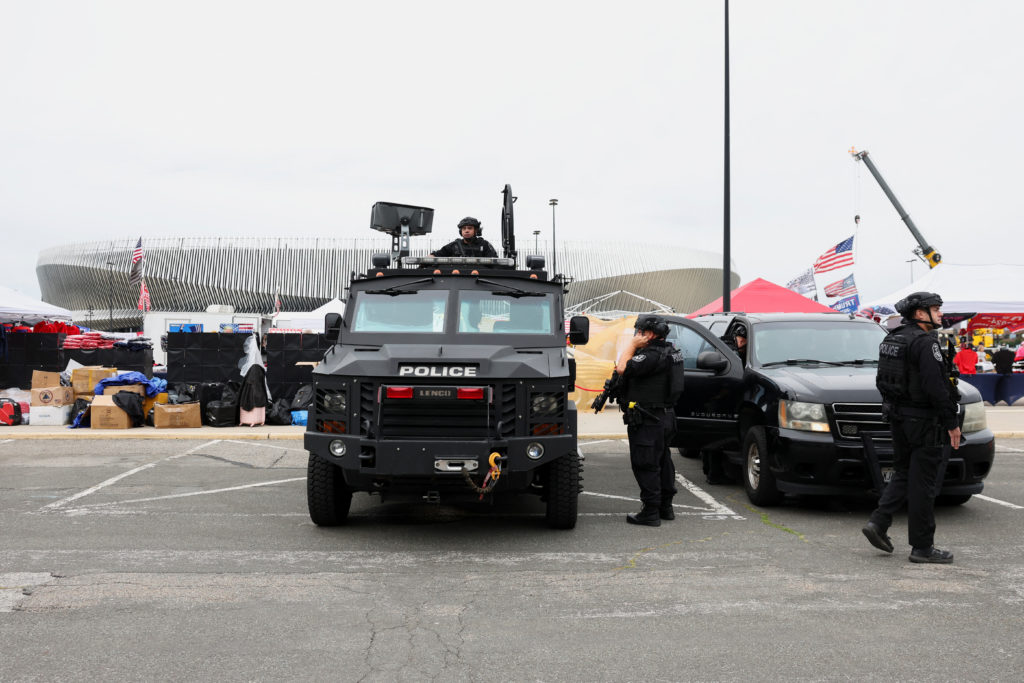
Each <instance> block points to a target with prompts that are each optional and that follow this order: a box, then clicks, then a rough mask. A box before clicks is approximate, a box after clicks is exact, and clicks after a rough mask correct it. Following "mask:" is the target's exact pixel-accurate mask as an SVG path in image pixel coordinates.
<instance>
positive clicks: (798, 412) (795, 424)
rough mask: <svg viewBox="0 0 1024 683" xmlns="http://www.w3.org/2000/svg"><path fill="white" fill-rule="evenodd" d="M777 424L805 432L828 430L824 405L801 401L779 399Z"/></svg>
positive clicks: (784, 427)
mask: <svg viewBox="0 0 1024 683" xmlns="http://www.w3.org/2000/svg"><path fill="white" fill-rule="evenodd" d="M779 426H780V427H782V428H783V429H800V430H803V431H805V432H827V431H829V427H828V416H827V415H825V406H824V405H822V404H821V403H803V402H802V401H779Z"/></svg>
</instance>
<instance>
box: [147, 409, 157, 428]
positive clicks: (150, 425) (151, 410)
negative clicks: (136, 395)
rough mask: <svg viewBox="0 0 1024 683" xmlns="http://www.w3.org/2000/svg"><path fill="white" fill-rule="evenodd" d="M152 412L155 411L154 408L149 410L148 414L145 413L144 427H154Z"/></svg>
mask: <svg viewBox="0 0 1024 683" xmlns="http://www.w3.org/2000/svg"><path fill="white" fill-rule="evenodd" d="M154 410H156V409H155V408H150V409H149V412H148V413H146V425H147V426H149V427H155V426H156V425H155V424H153V411H154Z"/></svg>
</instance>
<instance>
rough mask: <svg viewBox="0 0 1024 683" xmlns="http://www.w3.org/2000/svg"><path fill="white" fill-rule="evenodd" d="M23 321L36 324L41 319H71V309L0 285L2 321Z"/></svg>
mask: <svg viewBox="0 0 1024 683" xmlns="http://www.w3.org/2000/svg"><path fill="white" fill-rule="evenodd" d="M19 320H20V321H23V322H26V323H30V324H33V325H34V324H35V323H37V322H39V321H41V320H66V321H68V322H70V321H71V311H69V310H68V309H66V308H61V307H60V306H54V305H53V304H48V303H46V302H45V301H40V300H39V299H33V298H32V297H30V296H27V295H25V294H22V293H20V292H16V291H14V290H13V289H8V288H7V287H4V286H0V322H17V321H19Z"/></svg>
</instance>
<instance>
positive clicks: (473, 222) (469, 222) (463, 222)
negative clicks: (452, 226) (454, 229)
mask: <svg viewBox="0 0 1024 683" xmlns="http://www.w3.org/2000/svg"><path fill="white" fill-rule="evenodd" d="M467 225H472V226H473V227H474V228H476V236H477V237H479V236H480V235H482V234H483V232H484V231H483V229H482V228H481V227H480V221H478V220H477V219H475V218H473V217H472V216H466V217H465V218H463V219H462V220H461V221H459V232H460V233H461V232H462V229H463V228H464V227H466V226H467Z"/></svg>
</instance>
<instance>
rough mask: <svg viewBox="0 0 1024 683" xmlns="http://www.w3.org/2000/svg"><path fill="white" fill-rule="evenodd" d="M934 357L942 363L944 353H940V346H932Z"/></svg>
mask: <svg viewBox="0 0 1024 683" xmlns="http://www.w3.org/2000/svg"><path fill="white" fill-rule="evenodd" d="M932 355H933V356H935V360H937V361H939V362H940V363H941V362H942V351H939V345H938V344H934V343H933V344H932Z"/></svg>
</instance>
